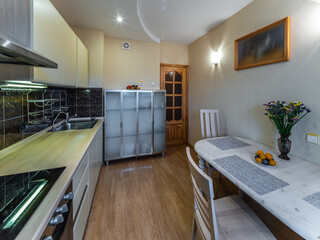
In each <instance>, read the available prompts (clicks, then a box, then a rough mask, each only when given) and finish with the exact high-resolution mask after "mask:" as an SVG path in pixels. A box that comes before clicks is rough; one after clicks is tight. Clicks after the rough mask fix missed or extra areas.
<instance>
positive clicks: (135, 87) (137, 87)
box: [127, 85, 140, 90]
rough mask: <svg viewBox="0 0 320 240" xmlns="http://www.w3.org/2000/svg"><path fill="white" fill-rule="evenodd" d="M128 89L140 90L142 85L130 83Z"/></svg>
mask: <svg viewBox="0 0 320 240" xmlns="http://www.w3.org/2000/svg"><path fill="white" fill-rule="evenodd" d="M127 89H136V90H140V87H139V86H138V85H129V86H127Z"/></svg>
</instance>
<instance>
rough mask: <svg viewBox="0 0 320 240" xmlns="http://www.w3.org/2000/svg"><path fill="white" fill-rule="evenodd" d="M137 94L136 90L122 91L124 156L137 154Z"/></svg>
mask: <svg viewBox="0 0 320 240" xmlns="http://www.w3.org/2000/svg"><path fill="white" fill-rule="evenodd" d="M137 95H138V93H137V92H136V91H134V92H130V91H128V92H125V91H124V92H122V102H123V108H122V134H123V135H122V136H123V145H122V154H123V157H125V156H133V155H136V154H137V121H138V113H137V110H138V106H137Z"/></svg>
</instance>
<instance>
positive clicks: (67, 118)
mask: <svg viewBox="0 0 320 240" xmlns="http://www.w3.org/2000/svg"><path fill="white" fill-rule="evenodd" d="M61 113H63V114H64V115H66V122H69V113H68V112H62V111H61V112H59V113H58V115H57V116H56V117H55V119H54V120H53V122H52V130H53V131H55V130H56V127H55V125H54V124H55V122H56V121H57V119H58V117H59V116H60V114H61Z"/></svg>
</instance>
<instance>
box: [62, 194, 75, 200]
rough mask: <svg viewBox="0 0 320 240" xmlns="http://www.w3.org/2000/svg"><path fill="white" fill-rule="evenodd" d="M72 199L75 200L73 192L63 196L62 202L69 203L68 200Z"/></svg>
mask: <svg viewBox="0 0 320 240" xmlns="http://www.w3.org/2000/svg"><path fill="white" fill-rule="evenodd" d="M72 199H73V193H72V192H69V193H66V194H65V195H63V198H62V200H64V201H68V200H72Z"/></svg>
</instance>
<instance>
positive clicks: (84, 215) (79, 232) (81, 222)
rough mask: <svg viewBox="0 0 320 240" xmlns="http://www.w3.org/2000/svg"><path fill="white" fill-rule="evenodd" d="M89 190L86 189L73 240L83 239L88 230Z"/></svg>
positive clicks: (74, 228) (74, 227) (74, 226)
mask: <svg viewBox="0 0 320 240" xmlns="http://www.w3.org/2000/svg"><path fill="white" fill-rule="evenodd" d="M88 190H89V189H88V188H86V191H85V193H84V197H83V200H82V203H81V206H80V209H79V214H78V217H77V219H76V220H75V223H74V225H73V239H74V240H81V239H83V234H84V231H85V229H86V224H87V220H88V216H89V191H88Z"/></svg>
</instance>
